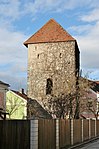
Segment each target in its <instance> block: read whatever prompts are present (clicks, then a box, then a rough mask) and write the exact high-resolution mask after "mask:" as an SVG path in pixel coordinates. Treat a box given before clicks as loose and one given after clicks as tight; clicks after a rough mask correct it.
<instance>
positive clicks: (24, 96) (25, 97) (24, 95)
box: [12, 90, 28, 100]
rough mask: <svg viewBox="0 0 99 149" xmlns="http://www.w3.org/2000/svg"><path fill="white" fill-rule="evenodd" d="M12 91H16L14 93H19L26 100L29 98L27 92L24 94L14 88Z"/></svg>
mask: <svg viewBox="0 0 99 149" xmlns="http://www.w3.org/2000/svg"><path fill="white" fill-rule="evenodd" d="M12 92H14V93H15V94H17V95H18V96H20V97H22V98H24V99H25V100H27V99H28V97H27V95H26V94H25V93H24V94H22V93H20V92H19V91H14V90H12Z"/></svg>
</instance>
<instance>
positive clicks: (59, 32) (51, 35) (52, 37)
mask: <svg viewBox="0 0 99 149" xmlns="http://www.w3.org/2000/svg"><path fill="white" fill-rule="evenodd" d="M74 40H75V39H74V38H73V37H72V36H71V35H70V34H69V33H68V32H67V31H66V30H65V29H64V28H63V27H62V26H61V25H60V24H58V23H57V22H56V21H55V20H54V19H50V20H49V21H48V22H47V23H46V24H45V25H44V26H43V27H42V28H41V29H40V30H38V31H37V32H36V33H35V34H34V35H32V36H31V37H30V38H29V39H28V40H26V41H25V42H24V45H25V46H28V44H33V43H49V42H64V41H74Z"/></svg>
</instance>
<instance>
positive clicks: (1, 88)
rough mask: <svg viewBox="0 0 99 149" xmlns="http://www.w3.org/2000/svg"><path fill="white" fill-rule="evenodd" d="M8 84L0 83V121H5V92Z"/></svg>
mask: <svg viewBox="0 0 99 149" xmlns="http://www.w3.org/2000/svg"><path fill="white" fill-rule="evenodd" d="M8 88H9V84H7V83H4V82H2V81H0V120H2V119H6V115H7V113H6V92H7V91H8Z"/></svg>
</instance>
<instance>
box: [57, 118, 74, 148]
mask: <svg viewBox="0 0 99 149" xmlns="http://www.w3.org/2000/svg"><path fill="white" fill-rule="evenodd" d="M59 138H60V142H59V144H60V148H61V147H64V146H69V145H70V143H71V142H70V120H60V124H59Z"/></svg>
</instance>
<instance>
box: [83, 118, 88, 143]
mask: <svg viewBox="0 0 99 149" xmlns="http://www.w3.org/2000/svg"><path fill="white" fill-rule="evenodd" d="M83 137H84V138H83V140H84V141H85V140H88V139H89V120H83Z"/></svg>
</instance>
